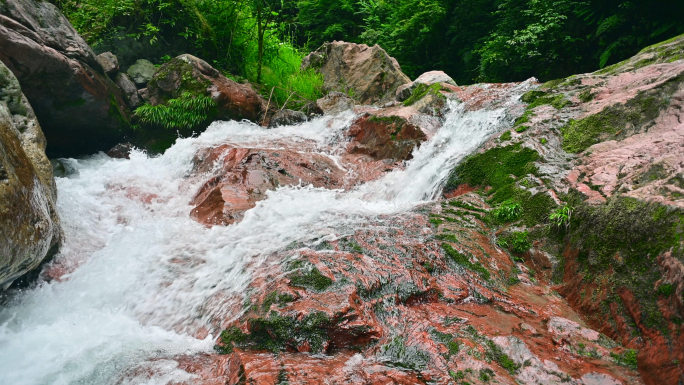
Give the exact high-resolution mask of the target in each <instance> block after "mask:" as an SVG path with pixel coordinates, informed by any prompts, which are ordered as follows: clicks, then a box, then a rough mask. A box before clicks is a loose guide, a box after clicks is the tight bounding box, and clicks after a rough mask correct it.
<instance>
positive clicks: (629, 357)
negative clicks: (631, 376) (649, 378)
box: [610, 349, 638, 370]
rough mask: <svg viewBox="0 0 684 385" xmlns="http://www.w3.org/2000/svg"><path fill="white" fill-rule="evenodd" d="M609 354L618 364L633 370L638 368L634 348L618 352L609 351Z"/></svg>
mask: <svg viewBox="0 0 684 385" xmlns="http://www.w3.org/2000/svg"><path fill="white" fill-rule="evenodd" d="M610 356H611V358H613V361H615V363H616V364H618V365H623V366H627V367H628V368H630V369H633V370H637V369H638V365H637V351H636V350H634V349H627V350H625V351H624V352H622V353H620V354H616V353H613V352H611V353H610Z"/></svg>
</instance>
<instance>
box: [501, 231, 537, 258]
mask: <svg viewBox="0 0 684 385" xmlns="http://www.w3.org/2000/svg"><path fill="white" fill-rule="evenodd" d="M497 245H499V246H501V247H503V248H505V249H508V250H510V251H512V252H514V253H524V252H526V251H527V250H529V249H530V247H531V246H532V244H530V241H529V239H528V237H527V231H516V232H513V233H511V234H509V235H507V236H505V237H501V238H499V240H498V241H497Z"/></svg>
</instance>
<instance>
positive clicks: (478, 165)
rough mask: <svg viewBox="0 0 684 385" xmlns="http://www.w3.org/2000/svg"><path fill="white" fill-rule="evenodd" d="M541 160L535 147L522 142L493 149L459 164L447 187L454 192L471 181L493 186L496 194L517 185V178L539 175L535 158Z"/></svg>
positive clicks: (476, 184) (447, 190) (474, 183)
mask: <svg viewBox="0 0 684 385" xmlns="http://www.w3.org/2000/svg"><path fill="white" fill-rule="evenodd" d="M537 159H539V154H538V153H537V152H536V151H535V150H532V149H529V148H522V146H521V145H520V144H519V143H517V144H514V145H510V146H506V147H496V148H492V149H489V150H487V151H485V152H483V153H479V154H475V155H472V156H470V157H468V158H466V159H465V160H464V161H463V162H461V163H460V164H459V165H458V166H456V168H455V169H454V171H453V172H452V173H451V175H450V177H449V180H448V181H447V184H446V186H445V188H444V190H445V191H446V192H449V191H453V190H455V189H456V188H458V186H459V185H461V184H463V183H467V184H469V185H470V186H481V187H485V186H491V187H492V188H493V190H492V191H491V193H496V192H497V191H498V190H500V189H503V188H506V187H508V186H510V185H511V184H513V183H514V182H515V180H516V179H515V178H518V177H522V176H525V175H527V174H536V173H537V172H538V171H537V168H536V167H535V166H534V161H536V160H537ZM512 175H513V176H515V178H514V177H513V176H512Z"/></svg>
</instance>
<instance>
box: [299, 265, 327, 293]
mask: <svg viewBox="0 0 684 385" xmlns="http://www.w3.org/2000/svg"><path fill="white" fill-rule="evenodd" d="M289 278H290V285H292V286H295V287H303V288H306V289H309V290H315V291H324V290H325V289H327V288H328V287H330V285H332V284H333V280H332V279H330V278H328V277H326V276H325V275H323V274H321V272H320V271H319V270H318V269H317V268H315V267H313V268H311V269H310V270H309V271H305V272H304V273H303V274H302V273H301V272H300V274H298V275H291V276H290V277H289Z"/></svg>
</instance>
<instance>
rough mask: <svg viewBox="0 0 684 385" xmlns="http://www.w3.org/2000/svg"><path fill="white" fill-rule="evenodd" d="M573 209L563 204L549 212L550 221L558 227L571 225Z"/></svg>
mask: <svg viewBox="0 0 684 385" xmlns="http://www.w3.org/2000/svg"><path fill="white" fill-rule="evenodd" d="M571 215H572V210H571V209H570V207H568V205H565V206H561V207H559V208H557V209H556V210H554V211H553V212H552V213H551V214H549V221H550V222H551V224H552V225H553V226H555V227H556V228H559V229H560V228H567V227H568V226H570V217H571Z"/></svg>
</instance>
